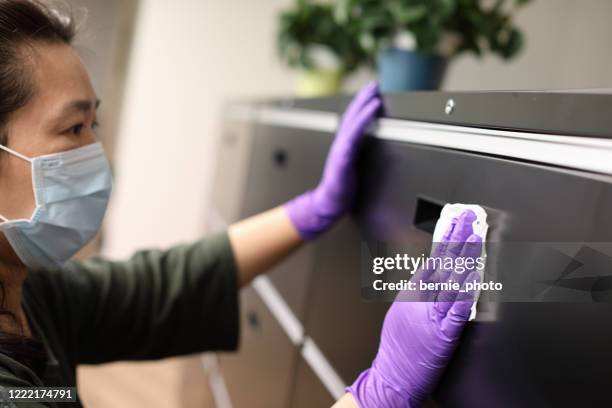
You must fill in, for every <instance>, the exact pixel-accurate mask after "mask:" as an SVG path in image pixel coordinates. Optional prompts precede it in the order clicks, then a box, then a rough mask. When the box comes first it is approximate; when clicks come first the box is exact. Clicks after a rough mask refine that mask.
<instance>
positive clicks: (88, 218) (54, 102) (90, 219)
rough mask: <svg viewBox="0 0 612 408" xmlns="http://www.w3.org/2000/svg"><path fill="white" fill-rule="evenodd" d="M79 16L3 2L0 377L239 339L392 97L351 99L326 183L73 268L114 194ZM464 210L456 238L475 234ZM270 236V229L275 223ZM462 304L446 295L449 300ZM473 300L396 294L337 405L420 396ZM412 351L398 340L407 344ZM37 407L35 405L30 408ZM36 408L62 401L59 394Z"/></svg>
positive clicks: (389, 403) (347, 175)
mask: <svg viewBox="0 0 612 408" xmlns="http://www.w3.org/2000/svg"><path fill="white" fill-rule="evenodd" d="M73 36H74V28H73V25H72V22H71V20H70V18H68V17H67V16H64V15H62V14H61V13H59V12H58V11H56V10H53V9H50V8H48V7H47V6H45V5H44V4H42V3H39V2H37V1H34V0H31V1H28V0H0V149H1V151H2V153H1V154H0V282H1V283H2V288H3V291H2V293H0V295H2V298H1V299H0V300H1V302H2V303H1V307H2V309H1V311H0V333H1V335H0V386H2V387H3V388H5V389H6V388H11V387H41V386H48V387H50V386H54V387H68V386H74V385H75V368H76V365H77V364H96V363H104V362H109V361H116V360H128V359H129V360H142V359H157V358H163V357H169V356H175V355H181V354H188V353H195V352H201V351H205V350H234V349H235V348H236V347H237V344H238V321H239V320H238V300H237V294H238V289H239V288H240V287H242V286H244V285H246V284H248V283H249V282H250V281H251V280H252V279H253V278H254V277H255V276H256V275H258V274H260V273H263V272H265V271H266V270H267V269H268V268H270V267H271V266H272V265H274V264H275V263H277V262H278V261H280V260H281V259H283V258H284V257H286V256H287V255H289V254H290V253H291V252H292V251H294V250H295V249H296V248H298V247H299V246H300V245H302V244H303V243H304V242H305V241H307V240H312V239H314V238H316V237H317V236H319V235H320V234H322V233H323V232H325V231H326V230H327V229H329V228H330V227H331V225H332V224H333V223H334V222H335V221H336V220H337V219H338V218H340V217H341V216H342V215H344V214H345V213H346V212H347V211H349V209H350V207H351V205H352V202H353V196H354V193H355V187H356V183H357V180H356V176H355V172H354V158H355V150H356V148H357V142H358V141H359V139H360V138H361V136H362V133H363V131H364V129H365V128H366V127H367V126H368V125H369V124H370V122H371V121H372V120H373V118H374V116H375V114H376V112H377V110H378V109H379V108H380V105H381V100H380V97H379V94H378V88H377V85H376V84H371V85H369V86H367V87H365V88H364V89H363V90H362V91H361V92H360V93H359V94H358V95H357V96H356V98H355V99H354V100H353V101H352V103H351V105H350V106H349V108H348V110H347V111H346V113H345V115H344V118H343V121H342V124H341V126H340V128H339V130H338V133H337V136H336V139H335V141H334V144H333V147H332V148H331V151H330V153H329V157H328V159H327V162H326V166H325V171H324V175H323V178H322V180H321V182H320V184H319V186H318V187H317V188H316V189H314V190H312V191H310V192H306V193H304V194H303V195H301V196H299V197H297V198H295V199H293V200H292V201H290V202H288V203H286V204H285V205H284V206H282V207H279V208H276V209H272V210H270V211H267V212H265V213H263V214H260V215H257V216H255V217H252V218H249V219H246V220H244V221H241V222H239V223H237V224H235V225H232V226H231V227H230V228H229V230H228V232H227V233H221V234H218V235H214V236H211V237H208V238H205V239H203V240H201V241H199V242H196V243H193V244H191V245H184V246H178V247H175V248H172V249H170V250H167V251H152V250H150V251H142V252H139V253H137V254H135V255H134V256H133V257H132V258H131V259H130V260H128V261H125V262H110V261H107V260H103V259H95V260H88V261H84V262H76V261H71V262H67V261H68V260H69V258H71V257H72V256H73V255H74V253H75V252H76V251H78V250H79V249H81V248H82V247H83V246H84V245H85V244H86V243H87V242H88V241H89V240H90V239H91V238H92V237H93V236H94V235H95V234H96V232H97V231H98V228H99V226H100V224H101V222H102V218H103V215H104V212H105V210H106V205H107V202H108V199H109V196H110V191H111V177H110V170H109V166H108V163H107V161H106V159H105V157H104V152H103V149H102V147H101V145H100V144H99V143H97V142H96V139H95V135H94V128H95V126H96V108H97V106H98V104H99V102H98V100H97V98H96V95H95V93H94V90H93V88H92V86H91V83H90V80H89V76H88V74H87V72H86V70H85V68H84V66H83V64H82V63H81V61H80V59H79V57H78V56H77V54H76V53H75V51H74V50H73V48H72V47H71V46H70V43H71V41H72V39H73ZM472 216H473V214H465V215H464V216H463V217H462V218H461V219H460V220H459V221H458V224H457V225H456V226H454V227H453V229H451V230H449V231H448V234H447V238H446V239H447V240H450V241H460V242H463V241H466V239H467V240H473V239H474V238H473V237H471V238H468V237H470V236H471V221H470V220H473V219H472V218H470V217H472ZM270 231H273V233H270ZM449 300H450V301H449ZM470 305H471V303H470V302H459V301H456V302H454V301H452V299H445V302H435V303H416V302H412V303H411V302H406V303H400V302H396V303H395V304H394V305H393V306H392V308H391V309H390V311H389V313H388V314H387V317H386V320H385V323H384V327H383V333H382V337H381V344H380V349H379V353H378V356H377V358H376V360H375V362H374V364H373V366H372V368H371V369H369V370H366V371H365V372H364V373H363V374H362V375H361V376H360V377H359V378H358V379H357V381H356V382H355V384H353V385H352V386H351V387H349V388H348V389H347V394H346V395H345V396H344V397H343V398H342V399H341V400H340V401H339V402H338V403H337V406H339V407H354V406H362V407H366V406H368V407H369V406H378V407H395V406H406V404H409V406H417V405H419V404H420V403H421V402H422V401H423V399H424V398H425V397H426V395H427V394H428V393H429V392H430V391H431V389H432V387H433V386H434V384H435V382H436V380H437V378H438V376H439V374H440V371H441V369H442V368H443V367H444V366H445V364H446V362H447V361H448V359H449V358H450V355H451V352H452V350H453V348H454V344H455V343H456V340H457V339H458V337H459V335H460V333H461V330H462V328H463V325H464V323H465V321H466V319H467V316H468V314H469V307H470ZM410 338H412V341H411V347H410V348H409V349H407V348H406V347H402V342H403V341H404V340H405V339H410ZM33 404H34V403H33ZM31 406H38V407H41V406H54V405H53V404H50V405H45V404H42V403H38V405H31Z"/></svg>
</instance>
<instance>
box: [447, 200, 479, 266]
mask: <svg viewBox="0 0 612 408" xmlns="http://www.w3.org/2000/svg"><path fill="white" fill-rule="evenodd" d="M474 221H476V214H475V213H474V211H472V210H464V211H463V212H462V213H461V215H460V216H459V221H458V222H457V225H456V226H455V228H454V230H453V233H452V235H451V237H450V243H449V244H448V250H447V252H448V254H449V255H450V256H458V255H459V254H460V253H461V250H462V249H463V244H464V243H465V241H466V239H467V238H468V237H469V236H470V235H472V234H473V233H474V229H473V228H472V224H473V223H474Z"/></svg>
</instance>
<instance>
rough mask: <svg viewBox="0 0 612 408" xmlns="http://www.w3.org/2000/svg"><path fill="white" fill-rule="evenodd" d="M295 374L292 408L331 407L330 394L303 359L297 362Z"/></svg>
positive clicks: (331, 399)
mask: <svg viewBox="0 0 612 408" xmlns="http://www.w3.org/2000/svg"><path fill="white" fill-rule="evenodd" d="M295 373H296V374H295V387H294V391H293V393H292V398H291V400H292V402H291V405H290V406H291V407H292V408H314V407H331V406H332V405H333V404H334V402H335V401H334V399H333V398H332V396H331V395H330V393H329V392H328V391H327V389H326V388H325V386H324V385H323V384H322V383H321V380H319V378H318V377H317V376H316V375H315V373H314V372H313V371H312V369H311V368H310V366H309V365H308V363H307V362H306V361H305V360H304V359H303V358H300V359H299V360H298V364H297V368H296V370H295Z"/></svg>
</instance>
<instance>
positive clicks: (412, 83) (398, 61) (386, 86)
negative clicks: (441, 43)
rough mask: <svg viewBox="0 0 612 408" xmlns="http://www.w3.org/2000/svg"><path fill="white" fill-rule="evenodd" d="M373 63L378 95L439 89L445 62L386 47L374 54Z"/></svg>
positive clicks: (434, 56)
mask: <svg viewBox="0 0 612 408" xmlns="http://www.w3.org/2000/svg"><path fill="white" fill-rule="evenodd" d="M377 62H378V63H377V65H378V81H379V82H380V89H381V90H382V92H404V91H416V90H435V89H439V88H440V84H441V83H442V78H443V76H444V72H445V71H446V63H447V59H446V58H443V57H440V56H438V55H427V54H421V53H419V52H415V51H406V50H399V49H396V48H388V49H385V50H383V51H381V52H380V53H379V54H378V58H377Z"/></svg>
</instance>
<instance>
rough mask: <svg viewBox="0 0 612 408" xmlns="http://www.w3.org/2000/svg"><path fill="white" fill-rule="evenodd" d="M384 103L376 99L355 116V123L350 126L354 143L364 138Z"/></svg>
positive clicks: (350, 133)
mask: <svg viewBox="0 0 612 408" xmlns="http://www.w3.org/2000/svg"><path fill="white" fill-rule="evenodd" d="M381 105H382V101H381V100H380V98H374V99H371V100H370V101H368V103H367V104H366V105H365V106H364V107H363V109H362V110H361V111H359V113H358V114H357V115H356V116H355V119H354V120H353V122H352V123H351V124H350V125H349V126H350V128H349V129H350V130H349V132H348V134H349V138H350V139H351V140H352V142H353V143H355V142H357V140H358V139H360V138H361V137H362V136H363V133H364V131H365V130H366V128H367V127H368V126H369V125H370V123H372V122H373V121H374V118H375V117H376V112H378V110H379V109H380V107H381Z"/></svg>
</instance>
